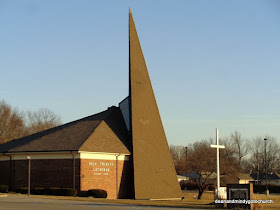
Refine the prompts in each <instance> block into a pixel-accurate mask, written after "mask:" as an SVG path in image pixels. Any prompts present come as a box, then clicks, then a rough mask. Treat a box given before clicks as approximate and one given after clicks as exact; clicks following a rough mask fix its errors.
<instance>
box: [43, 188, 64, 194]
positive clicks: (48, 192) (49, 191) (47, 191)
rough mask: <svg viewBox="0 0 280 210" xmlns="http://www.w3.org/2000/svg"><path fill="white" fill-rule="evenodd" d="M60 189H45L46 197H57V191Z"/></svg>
mask: <svg viewBox="0 0 280 210" xmlns="http://www.w3.org/2000/svg"><path fill="white" fill-rule="evenodd" d="M60 189H61V188H59V187H50V188H48V189H46V194H47V195H59V193H60V192H59V191H60Z"/></svg>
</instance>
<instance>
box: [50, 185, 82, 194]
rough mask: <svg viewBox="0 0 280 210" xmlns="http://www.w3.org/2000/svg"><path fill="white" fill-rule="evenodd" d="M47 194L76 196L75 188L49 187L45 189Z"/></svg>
mask: <svg viewBox="0 0 280 210" xmlns="http://www.w3.org/2000/svg"><path fill="white" fill-rule="evenodd" d="M46 194H47V195H61V196H76V195H77V190H76V189H73V188H59V187H50V188H49V189H47V190H46Z"/></svg>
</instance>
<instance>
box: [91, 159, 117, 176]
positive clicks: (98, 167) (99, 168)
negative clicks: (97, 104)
mask: <svg viewBox="0 0 280 210" xmlns="http://www.w3.org/2000/svg"><path fill="white" fill-rule="evenodd" d="M88 164H89V165H90V166H94V168H93V169H92V170H93V171H94V172H95V173H94V174H93V175H105V176H106V175H109V173H108V172H109V171H110V168H109V167H114V163H104V162H99V163H98V162H89V163H88ZM102 167H103V168H102ZM105 167H106V168H105ZM98 172H107V173H98Z"/></svg>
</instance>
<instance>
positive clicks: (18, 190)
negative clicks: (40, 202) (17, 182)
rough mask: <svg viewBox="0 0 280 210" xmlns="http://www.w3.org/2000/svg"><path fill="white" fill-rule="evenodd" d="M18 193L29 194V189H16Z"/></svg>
mask: <svg viewBox="0 0 280 210" xmlns="http://www.w3.org/2000/svg"><path fill="white" fill-rule="evenodd" d="M15 191H16V193H21V194H27V191H28V189H27V187H19V188H16V190H15Z"/></svg>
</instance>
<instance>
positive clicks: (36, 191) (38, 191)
mask: <svg viewBox="0 0 280 210" xmlns="http://www.w3.org/2000/svg"><path fill="white" fill-rule="evenodd" d="M31 194H34V195H44V194H46V189H45V188H42V187H34V188H32V189H31Z"/></svg>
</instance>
